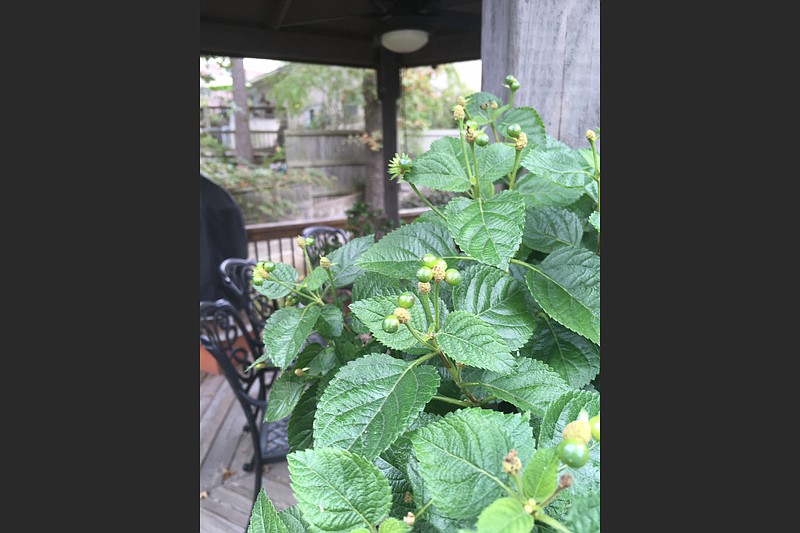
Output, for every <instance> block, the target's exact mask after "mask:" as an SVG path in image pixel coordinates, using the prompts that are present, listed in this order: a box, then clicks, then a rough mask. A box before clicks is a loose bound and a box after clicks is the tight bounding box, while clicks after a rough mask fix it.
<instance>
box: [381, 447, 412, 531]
mask: <svg viewBox="0 0 800 533" xmlns="http://www.w3.org/2000/svg"><path fill="white" fill-rule="evenodd" d="M374 464H375V466H376V467H377V468H378V470H380V472H381V474H383V477H385V478H386V480H387V481H388V482H389V486H390V487H391V488H392V510H391V511H390V514H391V515H393V516H405V515H406V513H408V512H409V511H412V512H413V511H414V510H416V506H415V505H414V502H413V500H412V501H411V502H406V501H405V495H406V493H407V492H408V493H411V492H412V491H413V488H412V486H411V483H410V482H409V481H408V478H407V477H406V474H405V465H403V468H402V469H401V468H397V467H396V466H395V465H393V464H391V463H389V462H388V461H387V460H386V459H384V458H383V456H378V457H377V458H375V461H374Z"/></svg>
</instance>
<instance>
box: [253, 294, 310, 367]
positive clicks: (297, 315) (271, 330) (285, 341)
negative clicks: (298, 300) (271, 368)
mask: <svg viewBox="0 0 800 533" xmlns="http://www.w3.org/2000/svg"><path fill="white" fill-rule="evenodd" d="M319 313H320V310H319V306H317V305H308V306H306V307H303V308H299V307H284V308H283V309H279V310H277V311H275V312H274V313H272V314H271V315H270V317H269V318H268V319H267V322H266V324H265V325H264V332H263V334H262V341H263V342H264V354H263V355H262V356H261V357H259V358H258V359H257V360H256V361H254V364H255V363H256V362H260V361H263V360H267V359H269V360H271V361H272V362H273V364H274V365H275V366H277V367H278V368H280V369H281V370H286V367H288V366H289V364H291V362H292V360H293V359H294V356H295V355H297V352H299V351H300V348H301V347H302V346H303V343H304V342H305V340H306V339H307V338H308V336H309V335H310V334H311V332H312V331H313V330H314V324H316V322H317V319H318V318H319Z"/></svg>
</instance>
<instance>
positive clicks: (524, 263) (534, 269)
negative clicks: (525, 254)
mask: <svg viewBox="0 0 800 533" xmlns="http://www.w3.org/2000/svg"><path fill="white" fill-rule="evenodd" d="M508 262H509V263H514V264H515V265H519V266H523V267H525V268H527V269H528V270H532V271H534V272H537V273H539V274H544V272H542V271H541V270H539V269H538V268H536V267H535V266H533V265H530V264H528V263H526V262H525V261H520V260H519V259H514V258H511V259H509V260H508Z"/></svg>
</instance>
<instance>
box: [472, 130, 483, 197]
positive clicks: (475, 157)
mask: <svg viewBox="0 0 800 533" xmlns="http://www.w3.org/2000/svg"><path fill="white" fill-rule="evenodd" d="M470 147H471V148H472V160H473V161H475V194H474V195H473V197H474V198H477V199H479V200H480V198H481V181H480V178H479V177H478V155H477V154H476V153H475V143H472V144H471V145H470Z"/></svg>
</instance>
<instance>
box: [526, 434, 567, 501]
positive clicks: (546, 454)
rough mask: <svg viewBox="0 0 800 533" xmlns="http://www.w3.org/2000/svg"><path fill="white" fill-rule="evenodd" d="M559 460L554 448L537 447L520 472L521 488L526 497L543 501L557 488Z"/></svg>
mask: <svg viewBox="0 0 800 533" xmlns="http://www.w3.org/2000/svg"><path fill="white" fill-rule="evenodd" d="M559 466H561V460H560V459H559V458H558V454H557V453H556V449H555V448H539V450H538V451H537V452H536V455H534V456H533V459H531V462H530V463H529V464H528V465H527V466H526V467H525V471H524V472H523V473H522V488H523V489H524V490H525V496H526V497H527V498H533V499H534V500H536V501H537V502H538V503H541V502H543V501H544V500H546V499H547V498H548V497H550V495H551V494H553V493H554V492H555V490H556V488H558V467H559Z"/></svg>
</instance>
